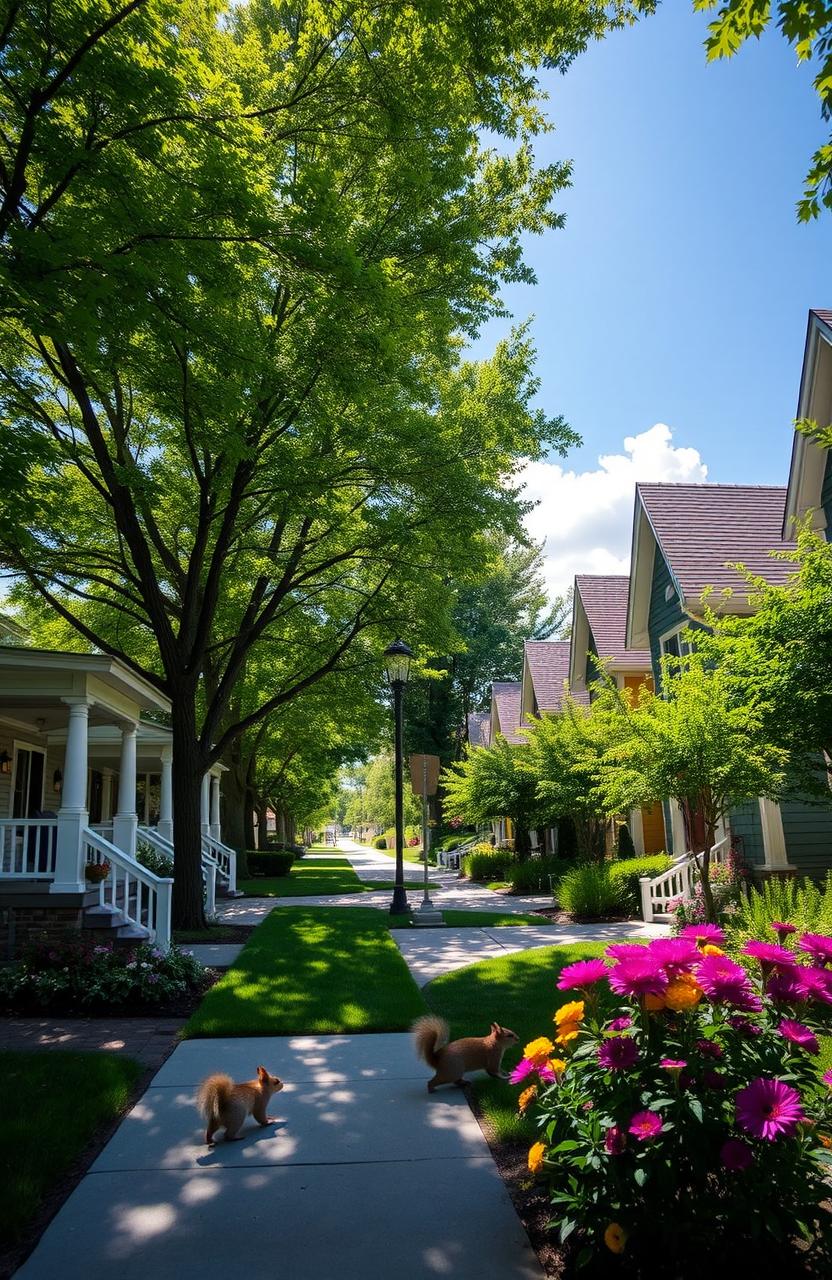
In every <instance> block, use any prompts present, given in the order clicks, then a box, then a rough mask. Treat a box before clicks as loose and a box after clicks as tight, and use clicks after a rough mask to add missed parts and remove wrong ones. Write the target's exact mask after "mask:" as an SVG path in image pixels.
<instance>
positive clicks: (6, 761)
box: [0, 751, 12, 773]
mask: <svg viewBox="0 0 832 1280" xmlns="http://www.w3.org/2000/svg"><path fill="white" fill-rule="evenodd" d="M11 771H12V758H11V756H10V755H9V753H8V751H0V773H11Z"/></svg>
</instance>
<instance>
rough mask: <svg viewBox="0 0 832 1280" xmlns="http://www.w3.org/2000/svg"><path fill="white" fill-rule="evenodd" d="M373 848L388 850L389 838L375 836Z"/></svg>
mask: <svg viewBox="0 0 832 1280" xmlns="http://www.w3.org/2000/svg"><path fill="white" fill-rule="evenodd" d="M373 848H374V849H386V848H387V836H375V837H374V838H373Z"/></svg>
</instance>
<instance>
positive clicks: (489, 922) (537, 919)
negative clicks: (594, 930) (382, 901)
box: [390, 911, 552, 929]
mask: <svg viewBox="0 0 832 1280" xmlns="http://www.w3.org/2000/svg"><path fill="white" fill-rule="evenodd" d="M411 918H412V917H411V916H391V917H390V927H391V929H408V928H410V927H411ZM442 919H443V920H444V922H445V924H446V925H449V926H452V927H453V928H454V929H460V928H462V929H464V928H466V927H467V928H469V929H495V928H502V927H503V926H506V925H512V924H536V925H544V926H545V925H551V923H552V922H551V920H547V919H546V917H545V916H535V915H521V914H520V912H516V913H515V914H514V915H511V914H510V913H509V912H506V911H443V912H442ZM412 927H414V928H417V927H418V926H415V925H414V926H412Z"/></svg>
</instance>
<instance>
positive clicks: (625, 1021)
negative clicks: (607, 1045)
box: [607, 1018, 633, 1031]
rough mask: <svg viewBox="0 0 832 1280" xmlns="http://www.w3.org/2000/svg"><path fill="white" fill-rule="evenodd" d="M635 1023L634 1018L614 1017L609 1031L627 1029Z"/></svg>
mask: <svg viewBox="0 0 832 1280" xmlns="http://www.w3.org/2000/svg"><path fill="white" fill-rule="evenodd" d="M632 1025H633V1020H632V1018H613V1020H612V1022H611V1023H610V1025H609V1027H608V1028H607V1030H608V1031H626V1030H627V1028H628V1027H631V1026H632Z"/></svg>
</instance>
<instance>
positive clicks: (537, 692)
mask: <svg viewBox="0 0 832 1280" xmlns="http://www.w3.org/2000/svg"><path fill="white" fill-rule="evenodd" d="M569 653H570V642H569V641H568V640H526V641H525V643H524V645H523V678H522V681H521V687H522V695H521V723H522V724H523V725H528V724H530V723H531V721H532V719H533V718H535V717H537V716H542V715H547V714H549V715H554V714H557V712H558V711H562V710H563V704H564V702H565V700H566V698H567V697H568V696H569V692H570V690H569ZM572 696H573V698H574V700H575V701H576V702H580V703H584V704H588V703H589V698H588V696H587V693H586V691H585V690H579V691H577V692H575V693H573V695H572Z"/></svg>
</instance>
